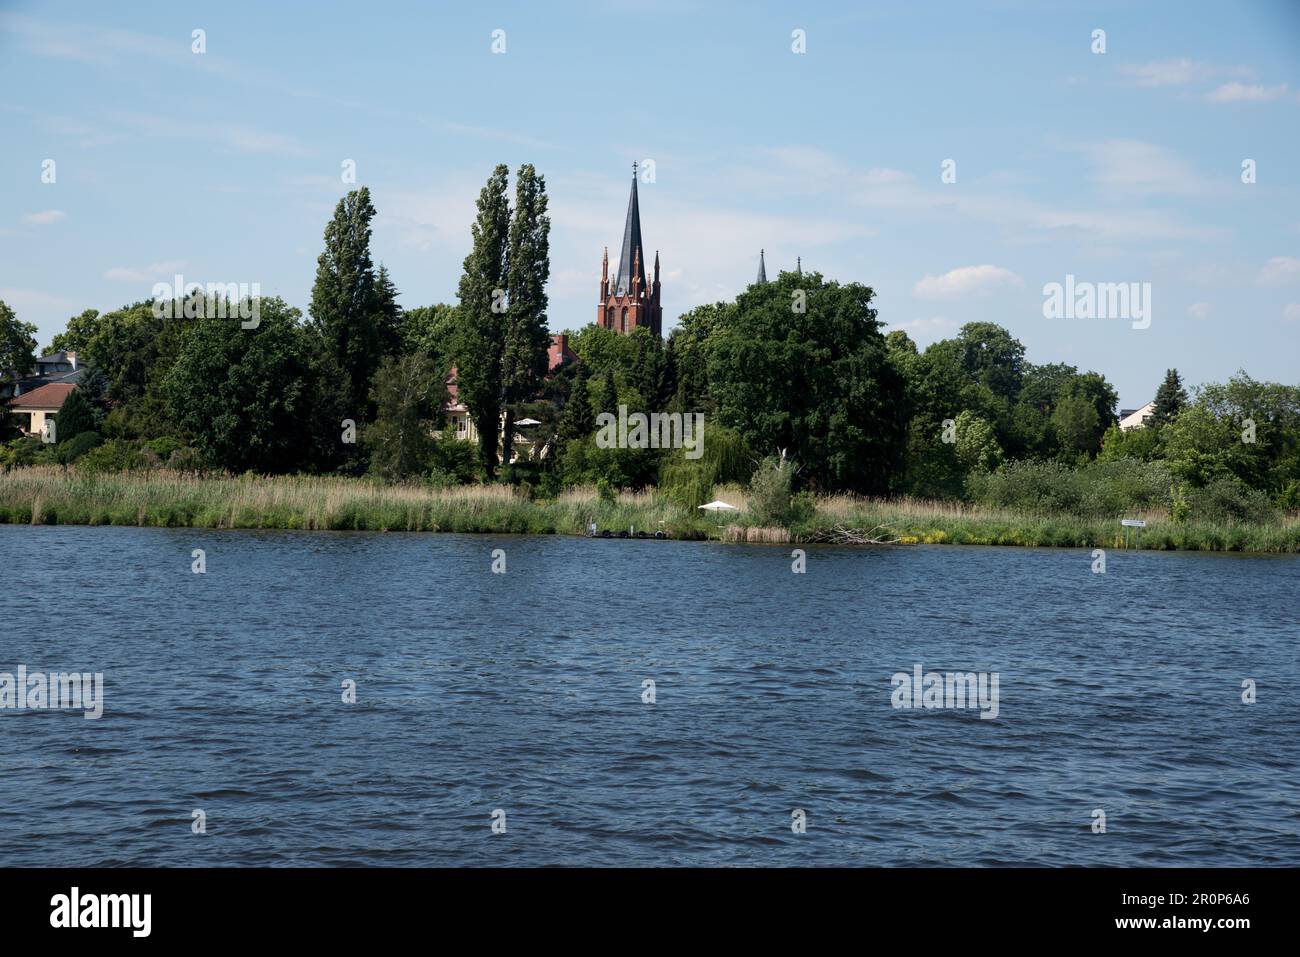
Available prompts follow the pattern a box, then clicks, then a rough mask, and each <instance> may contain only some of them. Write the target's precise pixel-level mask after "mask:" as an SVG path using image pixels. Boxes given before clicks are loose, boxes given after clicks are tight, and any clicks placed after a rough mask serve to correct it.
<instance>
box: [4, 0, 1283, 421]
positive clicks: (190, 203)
mask: <svg viewBox="0 0 1300 957" xmlns="http://www.w3.org/2000/svg"><path fill="white" fill-rule="evenodd" d="M895 6H896V9H889V7H895ZM196 28H201V29H203V30H204V31H206V44H207V52H206V53H204V54H201V55H199V54H195V53H193V52H192V51H191V44H192V40H191V35H192V31H193V30H194V29H196ZM497 29H500V30H504V31H505V44H506V48H505V53H503V54H494V53H493V52H492V50H491V46H492V32H493V31H494V30H497ZM796 29H799V30H803V31H805V35H806V52H805V53H802V54H796V53H794V52H792V49H791V47H792V38H791V37H792V31H794V30H796ZM1097 29H1102V30H1104V31H1105V34H1106V52H1105V53H1104V54H1097V53H1093V52H1092V50H1091V47H1092V33H1093V31H1094V30H1097ZM0 129H3V134H4V135H3V139H2V141H0V142H2V143H3V149H0V183H2V184H3V185H2V187H0V263H3V267H0V299H3V300H4V301H6V302H7V303H8V304H9V305H10V306H11V307H13V308H14V309H15V310H16V311H17V312H18V314H19V316H20V317H21V318H23V319H25V320H28V321H31V322H35V323H36V324H37V325H38V326H39V328H40V341H41V344H42V346H44V345H45V344H47V343H48V342H49V340H50V337H51V336H52V335H53V334H54V333H56V332H58V331H59V330H61V329H62V328H63V326H64V323H65V322H66V320H67V318H68V316H70V315H72V314H74V313H76V312H80V311H81V310H82V309H85V308H89V307H94V308H99V309H101V310H102V309H110V308H114V307H117V306H120V305H122V304H125V303H127V302H131V301H136V300H141V299H146V298H148V297H149V295H150V291H151V289H152V286H153V283H154V282H157V281H159V280H170V278H171V276H172V275H173V274H174V273H176V272H180V273H182V274H184V276H185V277H186V279H187V280H195V281H201V282H208V281H213V282H249V283H251V282H258V283H260V284H261V288H262V291H263V293H264V294H278V295H282V296H284V297H285V298H286V299H287V300H289V301H290V302H291V303H293V304H294V305H297V306H299V307H300V308H303V309H304V310H305V309H306V306H307V303H308V300H309V295H310V288H311V283H312V279H313V275H314V272H315V260H316V256H317V255H318V254H319V252H320V247H321V237H322V231H323V229H324V226H325V222H326V220H327V219H328V217H329V215H330V213H331V211H332V208H333V205H334V203H335V202H336V201H337V199H338V198H339V196H341V195H342V194H343V193H344V192H345V191H346V189H347V188H348V187H347V186H345V185H344V183H343V182H342V179H341V176H340V171H341V164H342V163H343V161H344V160H346V159H351V160H355V162H356V164H357V181H358V183H359V184H365V185H368V186H369V187H370V188H371V191H372V194H373V198H374V202H375V205H376V207H377V208H378V210H379V214H378V216H377V218H376V221H375V224H374V225H375V228H374V239H373V250H374V253H375V257H376V259H377V260H382V261H383V262H384V263H385V264H386V265H387V266H388V268H389V270H390V271H391V273H392V275H393V278H394V280H395V282H396V283H397V286H398V288H399V290H400V292H401V301H402V304H403V305H404V306H407V307H411V306H417V305H426V304H430V303H434V302H439V301H453V300H454V296H455V289H456V281H457V278H458V276H459V270H460V265H461V261H462V259H463V258H464V255H465V253H466V252H467V250H468V245H469V223H470V221H471V219H472V217H473V201H474V197H475V196H476V194H477V191H478V189H479V188H480V186H481V185H482V183H483V181H484V180H485V179H486V177H487V175H488V173H489V172H490V170H491V168H492V166H493V165H494V164H495V163H498V162H505V163H508V164H509V165H510V166H511V168H512V169H514V168H516V167H517V166H518V165H519V164H520V163H523V162H531V163H533V164H535V165H536V166H537V167H538V169H539V171H541V172H542V173H543V174H544V175H545V176H546V179H547V184H548V189H549V192H550V195H551V211H552V218H553V228H552V236H551V241H552V279H551V284H550V302H551V306H550V324H551V328H552V329H553V330H556V331H558V330H560V329H564V328H575V329H576V328H578V327H580V326H581V325H584V324H586V323H588V322H590V321H591V320H592V319H593V318H594V316H595V305H596V302H595V300H596V295H597V282H598V278H599V271H600V258H601V251H602V247H603V246H605V245H609V246H611V247H616V246H617V244H618V242H619V240H620V239H621V230H622V224H623V223H622V221H623V213H624V209H625V206H626V199H627V190H628V186H629V182H630V176H631V165H632V162H633V161H634V160H638V161H645V160H647V159H649V160H653V161H654V182H652V183H651V182H643V183H642V184H641V187H640V193H641V214H642V226H643V232H644V237H645V242H646V243H647V245H648V247H650V248H649V250H648V251H647V256H652V255H653V251H654V250H655V249H657V250H659V252H660V255H661V258H662V263H663V283H664V287H663V288H664V305H665V309H664V311H665V331H667V329H668V328H670V327H671V326H672V325H673V324H674V323H675V321H676V317H677V316H678V315H679V314H681V313H682V312H684V311H686V310H687V309H690V308H691V307H693V306H695V305H698V304H700V303H705V302H712V301H715V300H717V299H720V298H729V297H732V296H734V295H735V294H736V293H737V292H739V291H740V290H742V289H743V288H744V286H745V285H746V284H747V283H748V282H750V281H751V280H752V279H753V276H754V273H755V271H756V268H757V263H758V250H759V248H760V247H764V248H766V250H767V262H768V271H769V274H773V273H774V272H775V270H777V269H779V268H780V269H788V268H792V267H793V266H794V262H795V257H796V256H802V258H803V262H804V265H805V267H806V268H809V269H816V270H818V271H820V272H822V273H824V274H825V275H827V276H829V277H831V278H836V279H840V280H842V281H859V282H864V283H867V284H869V285H871V286H873V287H874V288H875V289H876V291H877V294H878V299H877V305H878V307H879V310H880V317H881V319H883V320H884V321H885V322H887V323H888V324H889V328H903V329H906V330H907V331H908V332H909V333H910V334H911V335H912V336H913V338H915V339H916V340H917V341H918V342H919V343H920V344H921V345H922V346H924V345H926V344H928V343H930V342H932V341H934V340H935V339H938V338H944V337H947V336H951V335H953V334H954V333H955V332H956V330H957V328H958V327H959V326H960V325H961V324H962V323H965V322H969V321H974V320H989V321H993V322H997V323H999V324H1001V325H1004V326H1006V327H1007V328H1009V329H1010V330H1011V331H1012V332H1013V333H1014V334H1015V335H1016V336H1017V337H1019V338H1020V339H1021V341H1023V342H1024V343H1025V345H1026V346H1027V348H1028V355H1029V358H1030V360H1031V361H1034V362H1051V361H1066V362H1070V363H1073V364H1075V365H1078V366H1080V367H1081V368H1084V369H1096V370H1097V371H1100V372H1103V373H1105V374H1106V375H1107V377H1108V378H1109V379H1110V380H1111V381H1112V382H1113V383H1114V384H1115V385H1116V386H1117V388H1118V389H1119V391H1120V396H1121V404H1122V405H1125V406H1135V405H1138V404H1140V403H1141V402H1143V401H1145V400H1146V399H1148V398H1150V396H1151V394H1152V393H1153V392H1154V389H1155V387H1156V385H1157V384H1158V383H1159V381H1160V379H1161V377H1162V376H1163V372H1164V370H1165V368H1166V367H1169V366H1176V367H1178V368H1179V369H1180V370H1181V371H1182V372H1183V374H1184V378H1185V380H1186V381H1188V382H1189V383H1192V384H1194V383H1199V382H1205V381H1222V380H1224V379H1226V378H1227V377H1228V376H1230V375H1231V374H1233V373H1234V372H1235V371H1236V370H1237V369H1238V368H1245V369H1246V370H1247V371H1248V372H1249V373H1251V374H1252V375H1254V376H1255V377H1256V378H1265V379H1274V380H1280V381H1286V382H1292V383H1294V382H1296V381H1298V380H1300V376H1297V375H1296V371H1297V368H1300V363H1298V362H1297V357H1298V356H1300V348H1297V346H1298V345H1300V148H1298V147H1300V3H1294V2H1281V3H1264V2H1258V3H1257V2H1248V3H1240V4H1223V3H1188V2H1179V3H1104V2H1103V3H1087V4H1084V3H1078V4H1071V3H1053V4H1050V5H1048V4H1039V3H1012V2H1003V3H908V4H897V5H892V4H891V5H886V4H865V3H817V4H791V3H728V2H708V3H703V2H701V3H693V2H685V0H679V2H673V0H667V2H655V0H636V2H604V3H601V2H592V3H571V4H545V5H543V4H537V3H517V4H488V3H473V4H470V3H454V4H453V3H437V4H434V3H419V4H416V3H395V2H394V3H387V2H376V3H372V4H355V3H337V4H334V3H312V4H306V3H283V4H254V3H243V2H229V0H227V2H222V3H219V4H218V3H191V4H184V5H180V4H175V3H147V2H135V3H121V4H104V3H59V4H54V3H44V4H43V3H35V2H4V3H0ZM46 159H54V160H55V162H56V164H57V166H56V174H57V180H56V182H54V183H52V184H51V183H42V182H41V168H42V162H43V161H44V160H46ZM946 159H953V160H955V161H956V172H957V176H956V182H954V183H944V182H941V178H940V173H941V164H942V163H943V161H944V160H946ZM1245 159H1253V160H1254V161H1255V163H1256V170H1257V182H1255V183H1254V184H1244V183H1242V181H1241V167H1242V162H1243V160H1245ZM613 255H614V256H615V258H616V253H615V254H613ZM613 265H614V264H613V263H611V268H613ZM1067 274H1072V275H1074V276H1075V277H1076V279H1077V280H1079V281H1092V282H1149V283H1151V297H1152V317H1151V318H1152V321H1151V325H1150V327H1149V328H1146V329H1133V328H1132V327H1131V323H1130V322H1128V321H1124V320H1114V319H1048V318H1045V317H1044V315H1043V286H1044V284H1046V283H1050V282H1064V280H1065V277H1066V275H1067Z"/></svg>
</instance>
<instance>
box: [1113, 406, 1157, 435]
mask: <svg viewBox="0 0 1300 957" xmlns="http://www.w3.org/2000/svg"><path fill="white" fill-rule="evenodd" d="M1155 411H1156V404H1155V402H1154V401H1151V402H1148V403H1147V404H1146V405H1144V406H1142V408H1140V409H1120V413H1119V429H1120V431H1121V432H1131V431H1133V430H1134V429H1140V428H1142V427H1143V426H1144V425H1146V424H1147V419H1149V418H1151V416H1152V414H1153V413H1154V412H1155Z"/></svg>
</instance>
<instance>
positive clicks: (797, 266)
mask: <svg viewBox="0 0 1300 957" xmlns="http://www.w3.org/2000/svg"><path fill="white" fill-rule="evenodd" d="M794 271H795V272H796V273H798V274H799V275H800V276H802V275H803V257H802V256H796V257H795V258H794Z"/></svg>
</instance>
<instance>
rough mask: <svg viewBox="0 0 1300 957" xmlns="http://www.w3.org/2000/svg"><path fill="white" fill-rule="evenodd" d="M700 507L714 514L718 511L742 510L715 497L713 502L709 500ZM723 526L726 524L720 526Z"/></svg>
mask: <svg viewBox="0 0 1300 957" xmlns="http://www.w3.org/2000/svg"><path fill="white" fill-rule="evenodd" d="M700 508H702V509H703V510H704V511H706V512H712V513H713V514H714V515H716V514H718V512H739V511H740V509H738V508H736V506H734V505H728V504H727V503H726V502H723V501H721V500H717V499H715V500H714V501H712V502H709V503H708V504H707V505H701V506H700ZM723 527H724V526H722V525H719V526H718V528H723Z"/></svg>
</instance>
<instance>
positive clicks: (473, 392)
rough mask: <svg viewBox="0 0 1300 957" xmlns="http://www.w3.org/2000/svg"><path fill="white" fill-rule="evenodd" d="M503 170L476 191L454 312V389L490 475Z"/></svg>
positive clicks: (498, 398)
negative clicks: (470, 238)
mask: <svg viewBox="0 0 1300 957" xmlns="http://www.w3.org/2000/svg"><path fill="white" fill-rule="evenodd" d="M508 177H509V170H508V169H507V168H506V167H505V166H504V165H502V166H498V167H497V168H496V169H495V170H493V171H492V175H491V177H489V178H488V181H487V185H485V186H484V187H483V189H482V190H481V191H480V192H479V197H478V213H477V215H476V216H475V218H474V225H473V227H472V229H471V231H472V233H473V237H474V244H473V248H471V249H470V252H469V255H468V256H466V257H465V264H464V269H463V272H462V273H461V277H460V286H459V296H460V307H459V309H458V310H457V316H458V319H459V322H458V327H459V328H458V336H457V340H456V348H455V357H456V387H457V391H458V393H459V395H460V399H461V401H462V402H464V403H465V407H466V408H467V409H468V410H469V414H470V416H471V417H472V418H473V419H474V427H475V428H476V429H477V430H478V440H479V452H480V456H481V459H482V464H483V471H484V472H485V474H486V475H487V477H488V478H489V479H491V478H493V477H494V476H495V474H496V468H497V455H498V450H499V447H500V445H499V443H500V436H501V433H500V429H501V409H502V405H503V402H504V396H503V383H502V373H501V355H502V351H503V349H504V345H505V332H506V325H505V306H506V301H505V286H506V268H507V262H506V253H507V250H508V248H509V240H510V204H509V200H508V198H507V195H506V188H507V185H508V184H507V179H508Z"/></svg>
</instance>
